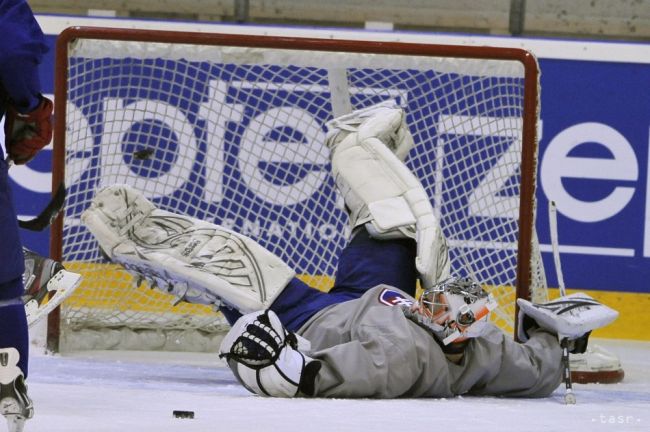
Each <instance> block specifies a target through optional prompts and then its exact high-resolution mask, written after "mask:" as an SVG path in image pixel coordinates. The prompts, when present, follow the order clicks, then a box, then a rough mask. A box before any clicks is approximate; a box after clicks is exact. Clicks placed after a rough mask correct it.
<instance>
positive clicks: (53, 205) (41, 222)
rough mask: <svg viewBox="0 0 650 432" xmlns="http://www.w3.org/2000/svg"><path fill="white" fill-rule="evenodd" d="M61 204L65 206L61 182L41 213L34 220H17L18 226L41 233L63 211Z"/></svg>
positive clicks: (63, 188) (63, 185)
mask: <svg viewBox="0 0 650 432" xmlns="http://www.w3.org/2000/svg"><path fill="white" fill-rule="evenodd" d="M63 204H65V184H64V183H63V182H61V184H60V185H59V187H58V188H57V190H56V192H55V193H54V196H53V197H52V199H51V200H50V202H49V203H48V204H47V206H46V207H45V208H44V209H43V211H41V213H40V214H39V215H38V216H36V217H35V218H34V219H28V220H20V219H18V226H19V227H21V228H24V229H26V230H30V231H43V230H44V229H45V228H47V227H48V226H50V224H51V223H52V222H53V221H54V219H55V218H56V217H57V216H58V215H59V213H60V212H61V210H62V209H63Z"/></svg>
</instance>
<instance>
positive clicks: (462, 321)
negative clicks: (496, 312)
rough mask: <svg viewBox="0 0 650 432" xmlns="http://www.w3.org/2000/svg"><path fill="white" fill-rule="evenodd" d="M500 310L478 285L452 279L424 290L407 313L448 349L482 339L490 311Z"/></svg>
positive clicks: (468, 279)
mask: <svg viewBox="0 0 650 432" xmlns="http://www.w3.org/2000/svg"><path fill="white" fill-rule="evenodd" d="M497 306H498V304H497V303H496V301H495V300H494V298H493V297H492V295H491V294H488V293H487V292H486V291H485V290H484V289H483V288H482V287H481V285H479V284H478V283H477V282H476V281H474V280H472V279H470V278H460V277H450V278H448V279H445V280H444V281H442V282H440V283H438V284H436V285H434V286H433V287H432V288H430V289H428V290H425V291H424V292H423V293H422V294H421V295H420V297H419V298H418V301H417V303H415V304H414V305H413V306H411V307H410V308H408V309H405V310H404V313H405V314H406V316H407V317H408V318H410V319H412V320H414V321H416V322H417V323H418V324H420V325H422V326H423V327H425V328H427V329H429V330H431V331H432V332H433V334H434V335H435V336H436V338H437V339H438V340H439V341H440V342H442V343H443V344H444V345H449V344H450V343H458V342H463V341H465V340H466V339H468V338H472V337H477V336H480V335H481V334H482V333H483V330H484V327H485V324H486V323H487V321H488V315H489V313H490V311H492V310H493V309H495V308H496V307H497Z"/></svg>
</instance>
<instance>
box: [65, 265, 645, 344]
mask: <svg viewBox="0 0 650 432" xmlns="http://www.w3.org/2000/svg"><path fill="white" fill-rule="evenodd" d="M66 267H67V268H68V269H69V270H70V271H74V272H79V273H82V274H83V275H84V279H83V280H82V284H81V285H80V286H79V288H78V289H77V290H76V291H75V293H74V294H73V295H72V296H71V297H70V298H69V299H68V300H67V301H66V303H65V305H66V306H67V307H69V308H71V309H94V310H101V309H103V310H113V311H120V310H123V311H125V310H128V311H133V312H143V313H156V312H162V311H164V312H169V313H172V314H178V315H193V316H196V317H201V316H204V317H211V316H215V315H216V311H215V310H214V309H213V308H212V307H209V306H205V305H198V304H189V303H185V302H180V303H178V302H175V299H174V297H173V296H171V295H169V294H165V293H162V292H160V291H158V290H155V289H150V288H148V287H147V285H146V284H142V286H140V287H134V285H135V284H134V280H133V277H132V276H131V275H129V274H127V273H126V272H124V271H123V270H122V269H121V268H120V267H119V266H116V265H111V264H86V263H78V262H75V263H72V262H71V263H66ZM299 278H300V279H301V280H302V281H303V282H305V283H307V284H308V285H310V286H313V287H315V288H318V289H320V290H322V291H327V290H329V288H330V287H331V286H332V284H333V282H334V281H333V278H331V277H327V276H311V275H300V276H299ZM107 280H108V281H110V283H109V284H108V285H109V286H106V283H102V281H107ZM102 285H103V287H102V288H99V287H100V286H102ZM505 291H506V294H508V293H509V294H510V297H508V296H506V295H504V294H503V293H498V294H497V293H496V292H493V294H495V295H496V296H497V298H499V299H500V303H501V304H500V308H502V309H503V312H504V313H506V314H507V315H508V316H511V315H512V316H514V308H513V305H514V290H512V289H511V290H510V291H508V290H505ZM567 291H568V293H572V292H576V290H567ZM120 292H124V293H127V292H128V295H122V296H120V295H118V293H120ZM583 292H586V293H587V294H589V295H591V296H592V297H593V298H595V299H596V300H598V301H600V302H602V303H604V304H606V305H608V306H610V307H612V308H613V309H615V310H617V311H619V313H620V316H619V318H618V319H617V320H616V321H615V322H614V323H612V324H610V325H609V326H607V327H605V328H602V329H599V330H597V331H594V333H593V336H594V337H598V338H614V339H637V340H650V314H649V313H648V311H650V294H648V293H627V292H612V291H583ZM558 296H559V292H558V290H557V289H550V290H549V297H550V298H551V299H553V298H557V297H558ZM174 303H177V304H175V305H174V306H172V304H174ZM504 303H505V304H504ZM493 314H494V313H493ZM494 315H495V317H494V318H495V319H493V322H495V324H497V325H499V327H501V328H502V329H503V330H504V331H506V333H508V334H511V333H512V329H511V327H510V324H509V323H507V322H505V321H504V320H503V319H499V317H498V316H497V315H496V314H494Z"/></svg>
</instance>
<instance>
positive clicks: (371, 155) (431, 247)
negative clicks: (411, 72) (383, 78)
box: [328, 106, 449, 288]
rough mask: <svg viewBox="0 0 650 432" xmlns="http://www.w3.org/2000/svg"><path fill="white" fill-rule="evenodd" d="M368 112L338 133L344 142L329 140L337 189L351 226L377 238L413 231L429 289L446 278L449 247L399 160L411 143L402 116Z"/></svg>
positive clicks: (382, 110) (400, 113) (397, 112)
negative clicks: (362, 228)
mask: <svg viewBox="0 0 650 432" xmlns="http://www.w3.org/2000/svg"><path fill="white" fill-rule="evenodd" d="M370 113H371V115H370V116H369V117H364V118H363V121H361V123H360V124H359V125H358V126H356V128H354V129H351V128H348V129H342V130H344V131H345V134H343V135H344V137H343V138H342V139H340V140H339V139H337V138H336V137H337V135H330V139H329V140H328V145H329V146H330V149H331V159H332V171H333V174H334V178H335V181H336V184H337V186H338V188H339V190H340V192H341V193H342V194H343V198H344V200H345V203H346V205H347V206H348V208H349V209H350V213H351V216H350V218H351V221H352V224H353V226H359V225H362V224H366V226H367V228H368V231H369V232H370V233H371V235H373V237H379V238H381V237H382V235H384V234H386V236H387V237H389V236H391V232H394V231H396V230H398V231H400V232H401V233H403V234H404V235H405V236H413V232H415V236H414V237H415V238H416V240H417V250H418V252H417V259H416V266H417V269H418V271H419V272H420V274H421V277H422V281H423V283H424V285H425V288H430V287H432V286H433V285H435V283H436V282H437V281H439V280H441V279H444V278H446V277H447V276H448V274H449V259H448V257H447V244H446V240H445V239H444V236H443V235H442V232H441V230H440V227H439V224H438V221H437V220H436V218H435V216H434V215H433V208H432V206H431V203H430V201H429V198H428V196H427V194H426V192H425V190H424V188H423V187H422V185H421V184H420V182H419V181H418V179H417V178H416V177H415V176H414V175H413V173H411V171H410V170H409V169H408V168H407V167H406V165H404V163H403V162H402V160H400V157H404V156H405V155H406V153H407V152H404V149H405V148H410V147H411V146H412V144H413V139H412V137H411V135H410V133H409V132H408V128H407V127H406V124H405V120H404V117H405V115H404V112H403V111H402V110H401V109H399V108H391V107H386V106H381V107H379V108H376V109H375V110H374V111H370ZM395 137H398V138H397V139H398V140H399V142H398V143H396V139H395ZM396 149H399V151H395V150H396ZM395 153H398V154H400V156H397V155H396V154H395Z"/></svg>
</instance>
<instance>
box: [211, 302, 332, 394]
mask: <svg viewBox="0 0 650 432" xmlns="http://www.w3.org/2000/svg"><path fill="white" fill-rule="evenodd" d="M308 346H309V343H308V341H306V340H305V339H303V338H300V337H299V336H297V335H295V334H293V333H290V332H288V331H287V330H286V329H285V328H284V326H283V325H282V323H281V322H280V319H279V318H278V316H277V315H276V314H275V313H274V312H272V311H269V310H267V311H258V312H253V313H250V314H247V315H244V316H243V317H241V318H240V319H239V320H238V321H237V322H236V323H235V325H234V326H233V327H232V329H231V330H230V331H229V332H228V334H227V335H226V336H225V337H224V339H223V341H222V342H221V346H220V348H219V353H220V355H219V356H220V357H221V358H225V359H226V362H227V363H228V366H229V367H230V369H231V370H232V371H233V373H234V374H235V377H237V380H238V381H239V382H240V383H241V384H242V385H243V386H244V387H246V388H247V389H248V390H249V391H250V392H251V393H255V394H258V395H260V396H274V397H294V396H297V395H298V394H299V392H302V393H303V394H306V395H313V387H314V384H313V383H314V381H315V377H316V374H317V373H318V370H319V369H320V363H319V362H317V361H314V360H312V359H311V358H310V357H308V356H306V355H305V354H303V353H302V352H301V350H306V349H309V348H308Z"/></svg>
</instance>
